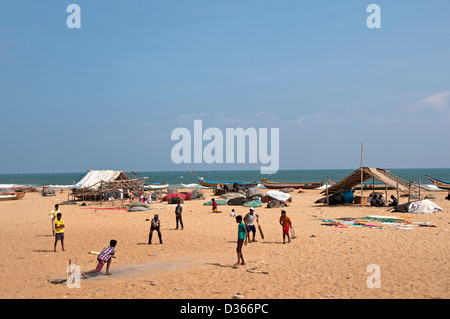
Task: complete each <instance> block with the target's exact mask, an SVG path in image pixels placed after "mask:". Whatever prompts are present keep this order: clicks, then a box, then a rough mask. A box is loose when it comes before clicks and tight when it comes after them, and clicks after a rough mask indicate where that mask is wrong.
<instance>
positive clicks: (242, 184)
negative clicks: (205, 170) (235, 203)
mask: <svg viewBox="0 0 450 319" xmlns="http://www.w3.org/2000/svg"><path fill="white" fill-rule="evenodd" d="M191 173H192V174H194V175H195V177H196V178H197V180H198V182H199V184H200V185H202V186H205V187H217V185H219V184H224V185H225V184H228V185H230V186H232V187H234V185H235V184H236V185H237V186H238V187H239V188H251V187H256V186H257V185H258V183H257V182H229V181H207V180H205V179H204V178H203V177H200V176H197V175H196V174H195V173H194V172H191Z"/></svg>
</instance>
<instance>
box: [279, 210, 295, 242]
mask: <svg viewBox="0 0 450 319" xmlns="http://www.w3.org/2000/svg"><path fill="white" fill-rule="evenodd" d="M280 225H281V226H282V227H283V244H285V243H286V237H287V238H288V243H290V242H291V238H290V237H289V232H290V230H291V227H292V222H291V219H290V218H289V216H286V211H284V210H282V211H281V216H280Z"/></svg>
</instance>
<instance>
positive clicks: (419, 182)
mask: <svg viewBox="0 0 450 319" xmlns="http://www.w3.org/2000/svg"><path fill="white" fill-rule="evenodd" d="M419 200H421V198H420V178H419Z"/></svg>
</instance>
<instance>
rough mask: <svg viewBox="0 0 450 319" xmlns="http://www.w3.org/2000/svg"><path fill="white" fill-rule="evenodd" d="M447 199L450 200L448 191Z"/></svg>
mask: <svg viewBox="0 0 450 319" xmlns="http://www.w3.org/2000/svg"><path fill="white" fill-rule="evenodd" d="M445 199H448V200H450V192H448V194H447V197H445Z"/></svg>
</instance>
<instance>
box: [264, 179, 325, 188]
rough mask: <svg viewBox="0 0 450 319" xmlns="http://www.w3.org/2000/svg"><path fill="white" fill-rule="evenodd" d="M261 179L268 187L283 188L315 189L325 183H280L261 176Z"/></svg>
mask: <svg viewBox="0 0 450 319" xmlns="http://www.w3.org/2000/svg"><path fill="white" fill-rule="evenodd" d="M261 181H262V183H263V185H264V186H265V187H266V188H270V189H282V188H293V189H315V188H319V187H321V186H323V185H324V183H323V182H320V183H279V182H271V181H268V180H266V179H264V178H262V177H261Z"/></svg>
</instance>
